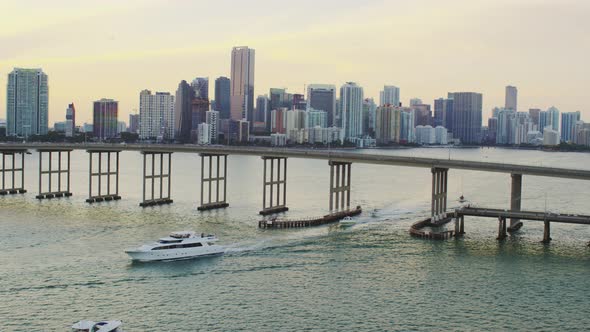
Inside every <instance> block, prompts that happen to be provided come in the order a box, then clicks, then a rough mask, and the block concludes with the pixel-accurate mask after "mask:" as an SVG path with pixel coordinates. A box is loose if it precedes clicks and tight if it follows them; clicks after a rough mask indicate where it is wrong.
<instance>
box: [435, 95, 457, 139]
mask: <svg viewBox="0 0 590 332" xmlns="http://www.w3.org/2000/svg"><path fill="white" fill-rule="evenodd" d="M434 126H435V127H437V126H443V127H445V128H447V131H448V132H452V131H453V99H449V98H438V99H435V100H434Z"/></svg>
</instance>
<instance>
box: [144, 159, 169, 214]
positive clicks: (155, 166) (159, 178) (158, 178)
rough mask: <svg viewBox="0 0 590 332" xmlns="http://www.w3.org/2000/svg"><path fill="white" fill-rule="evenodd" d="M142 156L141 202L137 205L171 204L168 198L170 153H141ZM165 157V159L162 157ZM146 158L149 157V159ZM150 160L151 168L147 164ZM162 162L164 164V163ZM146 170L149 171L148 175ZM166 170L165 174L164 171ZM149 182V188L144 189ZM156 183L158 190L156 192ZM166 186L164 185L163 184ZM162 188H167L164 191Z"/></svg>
mask: <svg viewBox="0 0 590 332" xmlns="http://www.w3.org/2000/svg"><path fill="white" fill-rule="evenodd" d="M141 154H142V155H143V193H142V199H143V201H142V202H141V203H139V206H141V207H147V206H154V205H163V204H172V202H173V201H172V199H171V198H170V187H171V183H170V178H171V174H172V152H148V151H141ZM165 155H166V156H167V158H165V157H164V156H165ZM148 156H151V158H149V157H148ZM148 159H149V160H150V163H151V167H150V166H149V165H148V164H147V161H148ZM164 160H166V162H165V163H164ZM148 169H151V171H149V173H148ZM165 170H167V172H166V171H165ZM148 182H149V186H150V188H146V187H147V185H148ZM156 182H157V183H158V187H159V188H158V189H159V190H156ZM165 182H166V183H167V185H164V183H165ZM164 188H167V189H166V190H164Z"/></svg>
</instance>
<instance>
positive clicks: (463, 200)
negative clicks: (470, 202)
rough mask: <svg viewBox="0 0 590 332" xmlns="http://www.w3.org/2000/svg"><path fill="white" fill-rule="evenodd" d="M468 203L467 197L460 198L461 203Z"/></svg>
mask: <svg viewBox="0 0 590 332" xmlns="http://www.w3.org/2000/svg"><path fill="white" fill-rule="evenodd" d="M465 202H467V200H466V199H465V196H463V195H461V197H459V203H465Z"/></svg>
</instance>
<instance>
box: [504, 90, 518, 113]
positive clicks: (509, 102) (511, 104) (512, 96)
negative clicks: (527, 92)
mask: <svg viewBox="0 0 590 332" xmlns="http://www.w3.org/2000/svg"><path fill="white" fill-rule="evenodd" d="M517 98H518V89H517V88H516V87H515V86H511V85H508V86H507V87H506V98H505V105H504V108H505V109H508V110H514V111H516V110H517V109H516V104H517Z"/></svg>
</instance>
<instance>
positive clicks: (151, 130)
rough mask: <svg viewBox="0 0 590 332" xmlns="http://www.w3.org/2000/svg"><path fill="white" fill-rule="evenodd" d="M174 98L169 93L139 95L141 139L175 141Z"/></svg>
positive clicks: (142, 92)
mask: <svg viewBox="0 0 590 332" xmlns="http://www.w3.org/2000/svg"><path fill="white" fill-rule="evenodd" d="M174 105H175V104H174V96H172V95H171V94H170V93H169V92H156V93H155V94H152V92H151V91H150V90H143V91H141V92H140V93H139V124H140V125H139V138H140V139H159V140H162V139H174Z"/></svg>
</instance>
